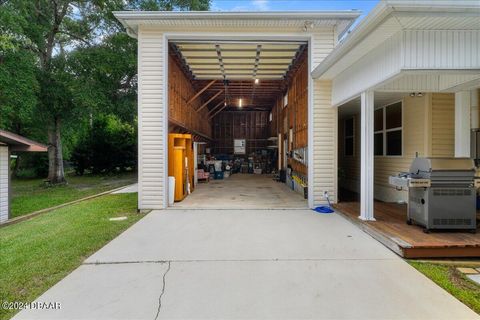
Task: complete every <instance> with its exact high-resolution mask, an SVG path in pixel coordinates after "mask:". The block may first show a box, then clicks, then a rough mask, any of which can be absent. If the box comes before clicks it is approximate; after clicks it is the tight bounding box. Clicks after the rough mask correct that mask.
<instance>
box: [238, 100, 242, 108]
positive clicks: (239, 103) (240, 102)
mask: <svg viewBox="0 0 480 320" xmlns="http://www.w3.org/2000/svg"><path fill="white" fill-rule="evenodd" d="M238 106H239V107H240V108H241V107H242V98H240V99H239V100H238Z"/></svg>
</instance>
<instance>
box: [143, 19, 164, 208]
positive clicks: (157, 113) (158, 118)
mask: <svg viewBox="0 0 480 320" xmlns="http://www.w3.org/2000/svg"><path fill="white" fill-rule="evenodd" d="M164 49H165V48H164V38H163V34H162V33H161V32H158V31H155V30H144V29H143V28H140V29H139V32H138V142H139V143H138V157H139V159H138V161H139V163H138V183H139V194H138V208H139V209H140V210H142V209H162V208H164V207H165V192H166V186H165V181H166V170H165V168H166V159H167V151H166V145H165V138H166V136H167V134H168V127H166V126H165V124H166V119H165V117H166V114H165V104H164V101H165V100H164V99H165V97H164V81H165V79H164V71H165V68H166V61H164Z"/></svg>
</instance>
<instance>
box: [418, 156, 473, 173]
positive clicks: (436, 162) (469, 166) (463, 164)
mask: <svg viewBox="0 0 480 320" xmlns="http://www.w3.org/2000/svg"><path fill="white" fill-rule="evenodd" d="M475 171H476V169H475V163H474V161H473V160H472V159H469V158H415V159H414V160H413V162H412V164H411V166H410V174H411V175H412V176H417V177H425V178H430V177H431V175H432V174H433V175H435V173H438V174H441V173H448V172H451V173H457V174H458V173H461V172H462V173H464V174H467V175H469V176H470V175H471V176H472V177H473V176H474V175H475Z"/></svg>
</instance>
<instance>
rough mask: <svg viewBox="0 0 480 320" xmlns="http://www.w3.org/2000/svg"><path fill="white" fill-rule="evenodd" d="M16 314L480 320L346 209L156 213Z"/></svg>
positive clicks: (29, 316)
mask: <svg viewBox="0 0 480 320" xmlns="http://www.w3.org/2000/svg"><path fill="white" fill-rule="evenodd" d="M37 301H42V302H60V303H61V307H62V308H61V310H56V311H23V312H21V313H19V314H18V315H17V317H16V319H152V320H153V319H436V320H439V319H448V320H453V319H478V317H477V315H476V314H475V313H473V312H472V311H471V310H470V309H468V308H467V307H466V306H464V305H463V304H462V303H460V302H459V301H457V300H456V299H454V298H453V297H452V296H450V295H449V294H448V293H446V292H445V291H444V290H442V289H441V288H439V287H438V286H436V285H435V284H434V283H433V282H431V281H430V280H428V279H427V278H426V277H424V276H423V275H422V274H420V273H418V272H417V271H416V270H415V269H413V268H412V267H410V266H409V265H408V264H407V263H405V262H404V261H403V260H401V259H400V258H398V257H397V256H396V255H395V254H393V253H392V252H390V251H389V250H388V249H386V248H385V247H383V246H382V245H381V244H379V243H378V242H377V241H375V240H374V239H372V238H370V237H369V236H368V235H367V234H365V233H363V232H362V231H360V230H359V229H357V228H356V227H355V226H354V225H352V224H351V223H350V222H348V221H346V220H344V218H342V217H341V216H339V215H337V214H331V215H320V214H316V213H314V212H312V211H309V210H231V211H225V210H166V211H154V212H152V213H150V214H149V215H147V216H146V217H145V218H144V219H142V220H141V221H140V222H138V223H137V224H135V225H134V226H132V227H131V228H130V229H128V230H127V231H125V232H124V233H123V234H122V235H120V236H119V237H118V238H116V239H115V240H113V241H112V242H111V243H109V244H108V245H106V246H105V247H104V248H102V249H101V250H100V251H98V252H97V253H95V254H94V255H92V256H91V257H89V258H88V259H87V260H86V261H85V263H84V264H83V265H82V266H80V267H79V268H78V269H77V270H75V271H74V272H73V273H71V274H70V275H69V276H67V277H66V278H65V279H64V280H62V281H61V282H60V283H58V284H57V285H55V286H54V287H53V288H51V289H50V290H49V291H47V292H46V293H45V294H44V295H42V296H41V297H40V298H39V299H38V300H37Z"/></svg>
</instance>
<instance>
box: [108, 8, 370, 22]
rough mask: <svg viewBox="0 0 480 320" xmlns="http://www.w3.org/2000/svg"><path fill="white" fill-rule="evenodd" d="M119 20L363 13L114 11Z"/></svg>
mask: <svg viewBox="0 0 480 320" xmlns="http://www.w3.org/2000/svg"><path fill="white" fill-rule="evenodd" d="M113 14H114V16H115V17H117V18H118V19H124V20H142V19H179V18H180V19H185V18H196V19H215V20H219V19H232V18H237V19H259V18H261V19H293V20H296V19H298V20H304V19H325V18H329V19H332V18H336V19H355V18H358V17H359V16H360V15H361V14H362V12H361V11H359V10H333V11H113Z"/></svg>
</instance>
